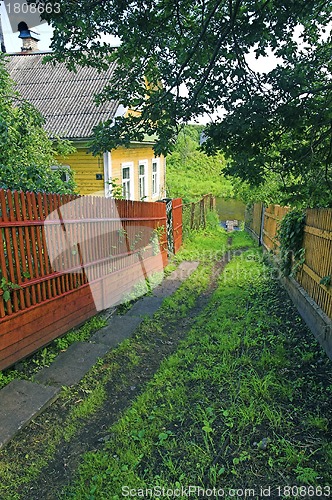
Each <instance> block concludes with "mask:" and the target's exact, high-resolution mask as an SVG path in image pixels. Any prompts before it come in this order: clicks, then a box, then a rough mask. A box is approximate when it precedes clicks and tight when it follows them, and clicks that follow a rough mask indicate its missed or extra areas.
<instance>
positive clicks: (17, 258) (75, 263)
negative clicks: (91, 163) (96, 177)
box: [0, 190, 181, 370]
mask: <svg viewBox="0 0 332 500" xmlns="http://www.w3.org/2000/svg"><path fill="white" fill-rule="evenodd" d="M178 204H180V201H178ZM165 224H166V209H165V204H164V203H146V202H135V201H133V202H132V201H126V200H116V201H115V200H111V199H106V198H101V197H92V196H91V197H90V196H89V197H79V196H72V195H62V196H60V195H53V194H44V193H39V194H34V193H23V192H11V191H5V190H0V370H1V369H3V368H5V367H7V366H9V365H10V364H12V363H14V362H15V361H17V360H18V359H20V358H22V357H24V356H27V355H28V354H31V353H32V352H34V351H35V350H36V349H38V348H39V347H41V346H42V345H45V344H46V343H48V342H50V341H51V340H53V339H54V338H56V337H58V336H59V335H62V334H63V333H65V332H66V331H67V330H68V329H69V328H72V327H73V326H77V325H78V324H80V323H82V322H83V321H85V320H86V319H87V318H89V317H91V316H92V315H93V314H95V313H96V311H97V310H100V309H103V308H105V307H109V305H113V304H115V303H117V302H119V301H121V298H122V297H123V295H124V293H126V292H127V291H128V286H129V285H128V284H135V283H137V281H138V280H139V279H140V278H142V277H143V278H146V277H148V276H149V275H150V274H152V273H154V272H156V271H160V270H162V268H163V267H164V266H165V265H166V262H167V242H166V231H159V229H158V228H159V227H160V226H165ZM178 229H179V228H178ZM177 244H178V245H179V244H181V242H180V237H178V240H177ZM96 304H98V305H99V307H97V306H96Z"/></svg>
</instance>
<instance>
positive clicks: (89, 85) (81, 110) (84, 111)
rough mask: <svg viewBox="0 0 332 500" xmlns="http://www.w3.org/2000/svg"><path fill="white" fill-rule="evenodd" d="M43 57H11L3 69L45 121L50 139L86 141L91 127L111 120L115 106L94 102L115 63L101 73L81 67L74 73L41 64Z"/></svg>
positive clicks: (114, 104)
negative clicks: (56, 137)
mask: <svg viewBox="0 0 332 500" xmlns="http://www.w3.org/2000/svg"><path fill="white" fill-rule="evenodd" d="M44 57H45V54H43V53H32V54H28V55H25V54H24V55H22V54H12V55H9V56H8V58H7V64H6V66H7V68H8V70H9V74H10V76H11V78H12V79H13V80H14V82H15V83H16V89H17V90H18V92H19V93H20V94H21V96H22V97H23V98H24V99H27V100H28V101H29V102H31V104H33V105H34V106H35V107H36V108H37V109H38V110H39V111H40V112H41V114H42V115H43V117H44V118H45V120H46V124H45V129H46V131H47V132H48V133H49V134H50V136H51V137H54V136H59V137H62V138H67V139H87V138H89V137H91V136H92V129H93V127H94V126H96V125H98V123H100V122H102V121H105V120H108V119H112V118H114V115H115V113H116V110H117V108H118V103H116V102H114V101H113V102H112V101H111V102H105V103H103V104H101V105H100V106H97V105H96V104H95V102H94V99H93V97H94V95H95V94H98V93H99V92H101V91H102V90H103V88H104V87H105V85H106V84H107V83H108V82H109V81H110V80H111V79H112V76H113V73H114V68H115V65H114V64H112V65H111V66H110V67H109V69H108V70H107V71H103V72H100V73H99V72H98V71H97V70H96V69H95V68H82V67H78V69H77V73H74V72H73V71H69V70H68V69H67V68H66V66H65V64H63V63H57V64H56V65H55V66H53V65H52V64H51V63H46V64H43V63H42V60H43V58H44Z"/></svg>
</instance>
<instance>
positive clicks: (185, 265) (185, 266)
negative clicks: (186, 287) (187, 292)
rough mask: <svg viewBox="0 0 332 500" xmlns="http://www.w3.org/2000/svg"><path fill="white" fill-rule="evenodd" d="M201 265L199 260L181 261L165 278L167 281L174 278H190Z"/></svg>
mask: <svg viewBox="0 0 332 500" xmlns="http://www.w3.org/2000/svg"><path fill="white" fill-rule="evenodd" d="M198 266H199V262H197V261H184V262H181V264H180V265H179V267H178V268H177V269H175V270H174V271H173V272H172V273H171V274H170V275H169V276H167V278H165V282H167V281H172V280H181V281H184V280H185V279H187V278H189V276H190V275H191V273H193V272H194V271H196V269H197V268H198Z"/></svg>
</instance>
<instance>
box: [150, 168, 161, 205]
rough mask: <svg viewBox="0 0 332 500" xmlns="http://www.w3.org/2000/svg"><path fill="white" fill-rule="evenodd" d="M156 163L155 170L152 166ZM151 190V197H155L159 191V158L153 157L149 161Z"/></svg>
mask: <svg viewBox="0 0 332 500" xmlns="http://www.w3.org/2000/svg"><path fill="white" fill-rule="evenodd" d="M154 165H156V171H155V172H154V171H153V166H154ZM151 191H152V198H157V197H158V196H159V191H160V158H153V159H152V162H151Z"/></svg>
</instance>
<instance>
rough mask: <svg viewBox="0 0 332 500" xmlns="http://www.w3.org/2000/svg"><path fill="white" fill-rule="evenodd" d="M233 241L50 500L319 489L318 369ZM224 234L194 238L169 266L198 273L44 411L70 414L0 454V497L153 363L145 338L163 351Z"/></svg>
mask: <svg viewBox="0 0 332 500" xmlns="http://www.w3.org/2000/svg"><path fill="white" fill-rule="evenodd" d="M231 236H232V237H233V241H232V250H237V249H238V248H239V247H243V246H244V247H247V248H248V250H247V251H246V252H244V253H243V254H242V255H239V253H238V252H236V251H235V252H234V253H235V257H234V258H233V260H232V261H231V262H230V263H229V264H228V265H227V267H226V269H225V271H224V272H223V273H222V275H221V276H220V278H219V281H218V288H217V290H216V291H215V292H214V293H213V295H212V297H211V299H210V302H209V304H208V306H207V307H206V308H205V309H204V310H203V312H201V314H200V315H199V316H198V317H197V319H196V321H195V323H194V326H193V327H192V328H191V329H190V330H189V332H188V333H187V336H186V338H185V339H184V340H183V341H182V342H181V343H180V345H179V346H178V348H177V349H176V351H175V352H174V353H173V354H172V355H170V356H168V357H167V358H166V359H164V361H163V362H162V364H161V366H160V368H159V370H158V371H157V373H156V374H155V376H154V378H153V379H152V380H151V381H150V382H149V383H148V384H147V386H146V387H145V389H144V390H143V392H142V393H141V394H140V395H139V396H138V397H137V398H136V399H135V400H134V402H133V403H132V404H131V405H130V406H129V408H128V409H127V410H126V411H124V413H123V414H122V415H119V419H118V420H117V422H116V423H115V424H114V425H113V426H112V427H111V428H109V429H108V430H106V429H104V433H107V435H108V436H109V440H108V441H107V443H105V444H100V446H99V445H98V446H97V447H98V448H99V449H98V450H97V449H95V447H94V449H93V450H92V451H90V452H89V453H85V454H83V455H82V463H81V467H80V469H79V470H78V472H77V475H76V477H75V480H74V481H73V482H72V485H71V487H70V488H69V489H68V490H67V492H66V493H63V494H62V495H61V498H73V499H82V500H83V499H89V500H102V499H107V500H108V499H110V500H112V499H119V498H123V493H126V491H124V490H123V489H122V488H123V487H124V486H128V487H130V488H137V489H138V488H153V487H154V486H158V487H160V488H162V487H164V488H172V489H176V488H179V487H181V486H184V487H185V486H186V485H189V484H192V485H197V486H201V487H205V488H213V487H225V488H226V486H227V488H240V487H246V488H254V489H258V488H259V487H268V486H271V488H275V487H277V486H278V485H287V484H298V485H301V484H302V485H308V484H310V485H321V486H323V485H325V484H328V483H329V482H330V483H331V480H332V474H331V469H332V468H331V463H332V446H331V443H330V439H329V436H330V431H331V414H330V398H331V393H332V370H331V366H330V363H329V362H328V361H327V359H326V357H325V356H324V354H322V352H321V351H320V349H318V348H317V344H316V342H315V341H314V340H313V338H312V337H311V335H310V334H308V332H307V330H306V328H305V327H304V325H303V323H302V321H301V319H300V318H299V316H298V315H297V314H296V312H295V311H294V308H293V306H292V305H291V304H290V302H289V300H288V299H287V297H286V296H285V293H284V292H283V291H282V290H281V289H280V288H279V286H278V284H277V283H276V282H275V281H271V279H270V278H271V271H270V269H269V267H267V266H266V265H265V264H264V261H263V258H262V254H261V252H260V250H259V249H258V248H257V246H256V245H255V244H254V243H253V242H252V240H251V239H248V237H247V235H246V234H245V233H240V232H234V233H232V235H231ZM228 237H229V235H228V234H227V233H225V232H224V231H223V230H222V229H220V230H219V229H218V230H217V231H213V230H212V229H207V230H205V231H197V232H194V233H193V234H192V235H191V237H190V238H189V239H187V240H186V242H185V245H184V248H183V250H182V251H181V252H180V253H179V254H178V256H177V257H176V259H177V261H178V262H180V261H181V260H186V259H190V260H192V259H199V260H200V261H201V265H200V267H199V268H198V269H197V271H195V273H193V274H192V275H191V276H190V277H189V278H188V279H187V280H186V281H185V283H184V284H183V285H182V286H181V287H180V288H179V289H178V291H177V292H176V293H175V294H174V295H173V296H171V297H169V298H167V299H166V300H165V301H164V303H163V305H162V307H161V309H160V310H159V311H158V312H157V313H156V314H155V316H154V317H153V318H152V319H146V320H145V321H144V322H143V323H142V325H141V327H140V328H139V330H138V332H137V334H136V335H135V336H134V337H133V338H131V339H129V340H126V341H125V342H123V343H122V344H121V345H120V346H119V347H118V348H117V349H115V350H113V351H112V352H111V353H110V354H109V355H108V356H106V357H105V359H104V360H101V361H100V362H99V363H97V364H96V366H95V367H94V368H93V369H92V371H91V372H90V373H89V374H88V375H87V376H86V377H85V378H84V379H83V380H82V382H81V383H80V384H79V386H78V387H75V388H68V389H63V391H62V393H61V396H60V398H59V400H58V401H57V402H56V403H55V405H56V408H59V409H60V408H61V412H63V411H64V410H63V409H64V408H65V409H68V411H67V413H66V414H65V415H64V416H63V417H61V419H60V416H59V419H58V418H57V415H56V413H54V411H53V410H52V407H51V408H50V409H49V410H47V411H46V412H45V413H44V414H43V415H41V416H40V417H39V419H38V422H36V425H35V426H34V425H32V427H31V428H32V429H33V430H34V432H36V429H38V428H40V433H39V434H34V433H32V435H31V436H30V435H29V431H28V432H26V433H25V434H23V435H21V436H20V437H19V439H17V440H14V441H13V442H12V443H10V444H9V446H8V447H6V448H5V449H4V450H2V451H1V452H0V498H4V499H6V500H7V498H8V499H10V500H16V499H17V500H19V499H20V498H24V494H23V495H22V494H21V491H23V488H25V489H24V491H28V489H29V485H30V484H31V482H33V481H34V480H36V479H37V478H38V477H40V478H41V480H42V470H43V467H44V466H45V465H47V463H48V462H49V461H50V460H51V459H52V457H54V455H55V453H56V451H57V449H58V448H59V446H60V445H61V443H63V442H69V443H70V442H71V441H72V440H73V439H74V438H75V436H76V435H77V433H78V432H79V431H80V429H81V428H83V427H84V425H85V423H87V422H89V419H90V418H91V416H92V415H93V414H94V413H96V412H98V411H100V408H101V407H102V405H103V404H104V403H105V401H106V398H107V391H106V387H107V385H109V384H117V385H118V386H119V390H122V391H123V390H129V389H128V387H130V384H131V381H130V374H131V373H132V370H133V368H135V367H137V368H138V369H140V366H141V365H140V363H141V356H142V352H144V354H145V355H146V356H148V358H147V359H149V357H151V359H153V357H154V355H155V352H156V351H155V349H156V344H155V343H154V342H151V339H153V338H154V337H156V336H157V337H159V338H160V339H163V341H167V339H168V333H167V332H166V331H165V330H164V327H165V324H166V323H167V322H172V323H171V324H172V325H173V328H174V329H176V328H177V325H178V320H179V319H180V318H187V317H189V316H190V314H191V308H192V307H193V306H194V304H195V301H196V300H197V298H198V297H199V296H200V295H201V294H202V293H204V292H205V291H206V290H207V288H208V286H209V282H210V275H211V270H212V268H213V266H214V263H215V260H216V258H219V256H221V253H222V252H223V251H229V250H230V249H229V246H228ZM83 335H85V334H83ZM142 369H144V366H142ZM121 384H124V385H123V386H122V385H121ZM126 388H127V389H126ZM50 422H51V424H50ZM36 436H37V438H36ZM137 491H138V490H137ZM274 491H275V490H274ZM179 498H185V497H179ZM193 498H194V496H193ZM225 498H227V497H225ZM233 498H234V496H233ZM271 498H273V496H272V497H271ZM284 498H293V497H292V496H288V497H284Z"/></svg>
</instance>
